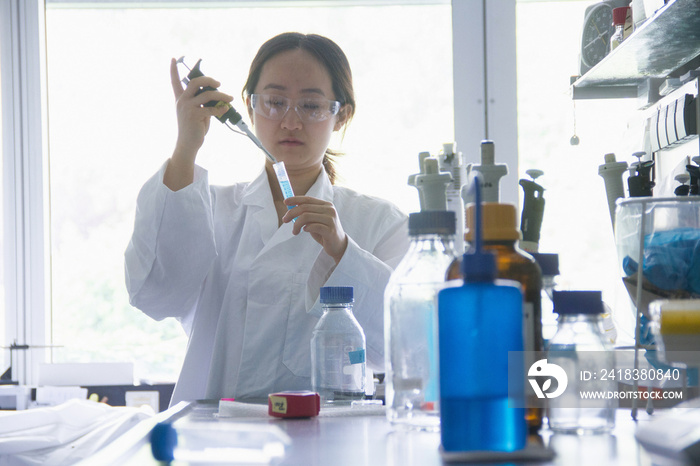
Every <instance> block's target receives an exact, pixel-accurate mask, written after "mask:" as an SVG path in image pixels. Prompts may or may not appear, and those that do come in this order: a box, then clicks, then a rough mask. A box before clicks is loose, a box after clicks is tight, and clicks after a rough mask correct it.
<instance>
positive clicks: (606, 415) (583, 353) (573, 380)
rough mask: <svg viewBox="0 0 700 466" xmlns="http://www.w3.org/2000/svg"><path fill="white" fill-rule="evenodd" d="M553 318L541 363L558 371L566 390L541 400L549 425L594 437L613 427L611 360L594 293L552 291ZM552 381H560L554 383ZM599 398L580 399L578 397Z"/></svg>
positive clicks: (600, 304) (600, 308)
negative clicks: (552, 331) (556, 318)
mask: <svg viewBox="0 0 700 466" xmlns="http://www.w3.org/2000/svg"><path fill="white" fill-rule="evenodd" d="M554 311H555V312H556V313H558V314H559V327H558V330H557V333H556V334H555V335H554V336H553V337H552V339H551V340H550V342H549V349H548V351H547V363H548V364H554V365H556V366H559V367H560V368H561V369H563V372H564V373H565V374H566V389H565V390H564V391H563V392H562V394H561V395H559V396H556V397H551V398H547V409H548V411H547V414H548V420H549V427H550V429H552V430H553V431H554V432H560V433H567V434H598V433H605V432H609V431H610V430H612V428H613V427H614V426H615V409H616V408H617V399H616V398H615V397H614V396H610V394H614V393H615V392H616V389H617V386H616V381H615V377H614V373H615V358H614V353H613V350H612V349H611V346H610V343H609V340H608V338H607V337H605V335H604V333H605V331H604V329H603V324H602V317H601V315H602V313H603V301H602V299H601V292H600V291H554ZM557 383H561V382H560V381H559V380H557ZM584 392H587V393H591V394H592V393H598V394H604V395H606V396H604V397H598V395H596V396H591V397H589V398H583V397H582V396H581V393H584Z"/></svg>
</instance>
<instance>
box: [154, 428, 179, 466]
mask: <svg viewBox="0 0 700 466" xmlns="http://www.w3.org/2000/svg"><path fill="white" fill-rule="evenodd" d="M176 446H177V432H176V431H175V428H173V425H172V424H170V423H169V422H159V423H158V424H156V425H155V427H153V430H152V431H151V452H152V453H153V458H155V459H157V460H158V461H168V462H170V461H173V460H174V459H175V447H176Z"/></svg>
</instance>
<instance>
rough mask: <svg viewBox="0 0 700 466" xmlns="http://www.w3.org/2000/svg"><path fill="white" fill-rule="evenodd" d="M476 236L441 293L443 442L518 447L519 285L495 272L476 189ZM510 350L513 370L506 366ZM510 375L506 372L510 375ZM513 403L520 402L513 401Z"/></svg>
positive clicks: (522, 431)
mask: <svg viewBox="0 0 700 466" xmlns="http://www.w3.org/2000/svg"><path fill="white" fill-rule="evenodd" d="M478 184H479V183H477V182H473V183H472V186H474V187H475V189H476V204H477V208H476V224H477V225H478V226H477V232H476V241H475V243H474V247H473V248H472V250H471V251H469V252H467V253H466V254H464V257H463V260H462V274H463V277H464V284H463V285H462V286H458V287H452V288H445V289H443V290H441V291H440V292H439V293H438V326H439V348H440V423H441V437H442V448H443V450H444V451H446V452H451V451H499V452H512V451H516V450H521V449H523V448H524V447H525V444H526V442H527V423H526V420H525V409H524V406H525V401H524V400H525V398H524V368H523V367H522V364H518V361H520V362H522V360H523V357H522V355H523V353H522V351H523V330H522V325H523V324H522V320H523V296H522V292H521V290H520V285H519V284H518V283H517V282H515V281H511V280H496V273H497V269H496V258H495V256H494V254H493V253H492V252H491V251H484V250H482V247H481V242H482V239H481V229H480V225H481V206H480V197H481V196H480V192H479V191H480V190H479V187H478ZM509 352H519V353H512V354H511V359H510V360H511V363H512V367H511V373H510V374H509V373H508V362H509V354H508V353H509ZM509 375H510V380H509ZM514 406H518V407H514Z"/></svg>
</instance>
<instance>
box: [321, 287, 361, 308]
mask: <svg viewBox="0 0 700 466" xmlns="http://www.w3.org/2000/svg"><path fill="white" fill-rule="evenodd" d="M320 299H321V304H342V303H352V302H354V301H355V298H354V297H353V288H352V287H351V286H324V287H322V288H321V296H320Z"/></svg>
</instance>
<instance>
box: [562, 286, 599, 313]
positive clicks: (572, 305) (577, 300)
mask: <svg viewBox="0 0 700 466" xmlns="http://www.w3.org/2000/svg"><path fill="white" fill-rule="evenodd" d="M552 301H554V312H556V313H557V314H559V315H562V314H567V315H572V314H601V313H603V294H602V293H601V292H600V291H556V290H554V294H553V296H552Z"/></svg>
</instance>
